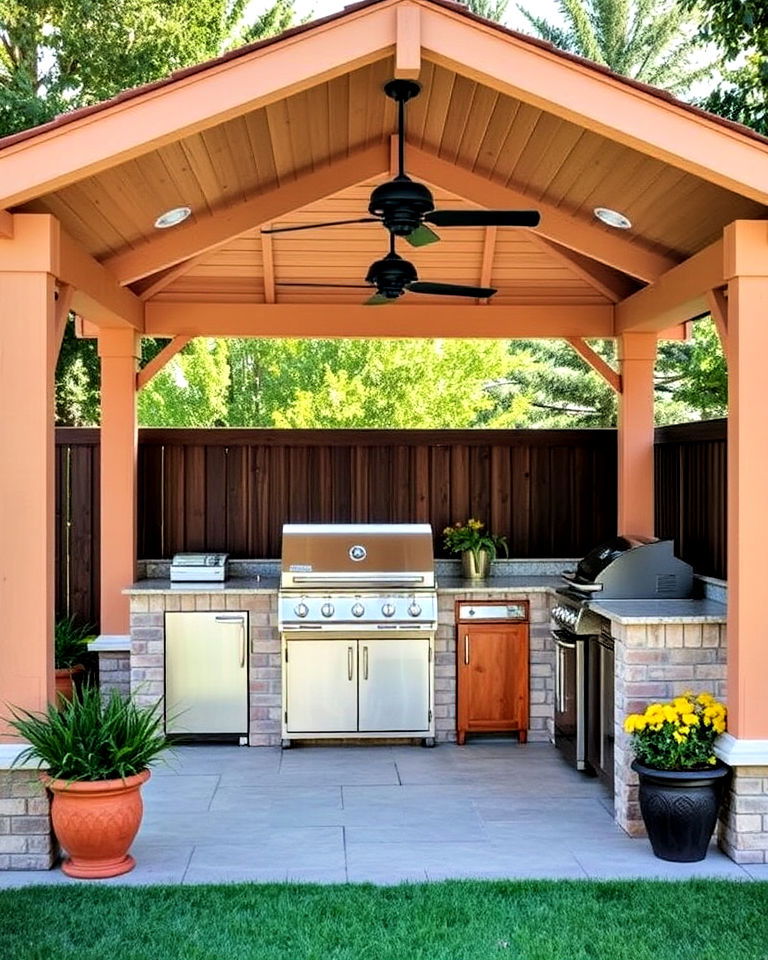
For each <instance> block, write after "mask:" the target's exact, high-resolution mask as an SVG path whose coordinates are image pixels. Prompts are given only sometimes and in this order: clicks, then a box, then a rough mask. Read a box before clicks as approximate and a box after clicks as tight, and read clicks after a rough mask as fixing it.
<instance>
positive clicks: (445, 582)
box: [123, 574, 561, 596]
mask: <svg viewBox="0 0 768 960" xmlns="http://www.w3.org/2000/svg"><path fill="white" fill-rule="evenodd" d="M560 583H561V581H560V579H559V577H542V576H535V575H533V574H531V575H530V576H517V577H489V578H488V579H487V580H464V579H463V578H462V577H438V580H437V589H438V591H440V592H442V591H445V592H450V593H472V592H476V593H543V592H546V591H547V590H553V589H554V588H555V587H557V586H560ZM279 585H280V578H279V577H230V578H229V579H228V580H225V581H224V582H223V583H171V581H170V580H168V579H167V578H148V579H146V580H138V581H137V582H136V583H134V584H132V585H131V586H130V587H127V588H126V589H125V590H123V593H125V594H128V595H129V596H130V595H135V594H147V593H211V594H216V593H276V592H277V590H278V587H279Z"/></svg>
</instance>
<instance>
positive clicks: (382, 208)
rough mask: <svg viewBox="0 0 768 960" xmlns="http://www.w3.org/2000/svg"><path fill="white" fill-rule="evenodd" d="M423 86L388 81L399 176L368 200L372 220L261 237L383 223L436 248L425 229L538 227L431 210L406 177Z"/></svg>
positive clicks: (524, 215)
mask: <svg viewBox="0 0 768 960" xmlns="http://www.w3.org/2000/svg"><path fill="white" fill-rule="evenodd" d="M420 92H421V85H420V84H419V83H416V81H415V80H390V81H389V82H388V83H387V84H385V86H384V93H385V94H386V95H387V96H388V97H389V98H390V99H392V100H394V101H395V103H396V104H397V161H398V172H397V176H396V177H395V178H394V179H393V180H388V181H387V182H386V183H382V184H379V186H378V187H376V188H375V189H374V191H373V193H372V194H371V199H370V203H369V204H368V212H369V213H370V214H372V216H370V217H361V218H359V219H357V220H332V221H329V222H327V223H304V224H300V225H298V226H294V227H271V228H267V229H264V230H262V231H261V232H262V233H290V232H293V231H295V230H315V229H318V228H319V227H337V226H342V225H344V224H352V223H382V224H383V225H384V226H385V227H386V228H387V230H389V232H390V234H392V235H393V236H397V237H405V239H406V240H407V241H408V243H410V244H411V245H412V246H414V247H422V246H425V245H426V244H428V243H435V242H436V241H437V240H439V239H440V237H439V236H438V234H436V233H435V231H434V230H432V229H431V228H430V227H429V226H428V225H427V224H433V225H434V226H436V227H536V226H538V224H539V220H540V216H539V212H538V211H537V210H435V201H434V198H433V197H432V193H431V192H430V190H429V189H428V188H427V187H426V186H425V185H424V184H423V183H417V182H416V181H415V180H411V178H410V177H409V176H408V175H407V174H406V172H405V104H406V103H407V102H408V101H409V100H412V99H413V98H414V97H416V96H418V95H419V93H420Z"/></svg>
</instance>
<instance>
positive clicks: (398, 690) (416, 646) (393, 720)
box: [358, 637, 429, 732]
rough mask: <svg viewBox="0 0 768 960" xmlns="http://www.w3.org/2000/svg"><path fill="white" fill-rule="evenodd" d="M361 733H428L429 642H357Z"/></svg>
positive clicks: (373, 640) (395, 640) (422, 640)
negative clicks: (385, 731)
mask: <svg viewBox="0 0 768 960" xmlns="http://www.w3.org/2000/svg"><path fill="white" fill-rule="evenodd" d="M358 648H359V658H360V665H359V674H360V731H361V732H363V731H371V732H372V731H377V730H392V731H399V730H427V729H429V640H428V639H427V638H426V637H424V638H422V637H418V638H413V639H399V638H398V639H391V640H390V639H381V640H379V639H372V640H367V639H366V640H359V641H358Z"/></svg>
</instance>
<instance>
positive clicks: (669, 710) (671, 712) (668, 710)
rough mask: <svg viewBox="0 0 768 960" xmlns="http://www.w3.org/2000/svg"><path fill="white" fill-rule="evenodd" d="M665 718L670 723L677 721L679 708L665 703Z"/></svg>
mask: <svg viewBox="0 0 768 960" xmlns="http://www.w3.org/2000/svg"><path fill="white" fill-rule="evenodd" d="M663 710H664V719H665V720H666V721H667V722H668V723H677V710H675V708H674V707H670V706H669V705H668V704H664V707H663Z"/></svg>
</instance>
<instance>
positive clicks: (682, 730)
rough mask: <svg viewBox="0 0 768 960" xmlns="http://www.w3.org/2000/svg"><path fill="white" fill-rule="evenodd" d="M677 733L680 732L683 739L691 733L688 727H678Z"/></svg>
mask: <svg viewBox="0 0 768 960" xmlns="http://www.w3.org/2000/svg"><path fill="white" fill-rule="evenodd" d="M679 732H680V733H681V734H682V735H683V736H684V737H687V736H688V734H689V733H690V732H691V728H690V727H680V730H679Z"/></svg>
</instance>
